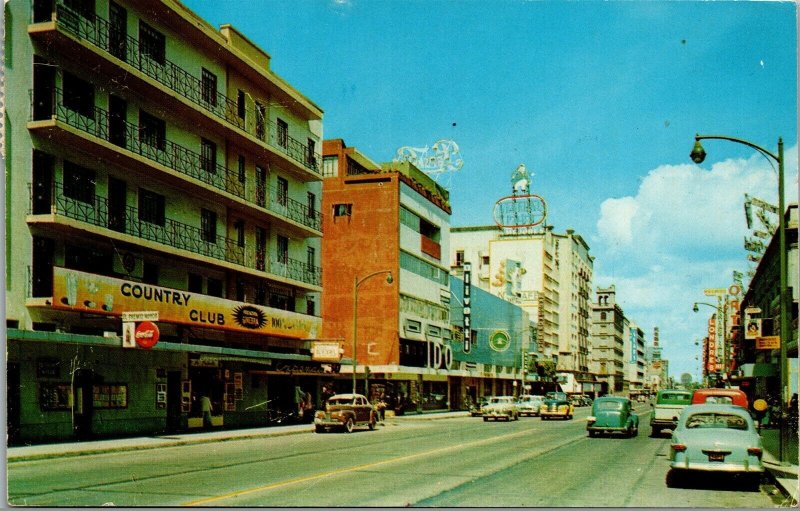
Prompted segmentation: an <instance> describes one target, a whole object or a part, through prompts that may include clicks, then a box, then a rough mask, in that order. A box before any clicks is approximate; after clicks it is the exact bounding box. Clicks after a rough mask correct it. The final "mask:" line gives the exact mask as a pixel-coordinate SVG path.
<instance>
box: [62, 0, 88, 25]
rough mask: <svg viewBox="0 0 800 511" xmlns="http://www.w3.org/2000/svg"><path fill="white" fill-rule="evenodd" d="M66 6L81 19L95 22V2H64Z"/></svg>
mask: <svg viewBox="0 0 800 511" xmlns="http://www.w3.org/2000/svg"><path fill="white" fill-rule="evenodd" d="M64 5H65V6H66V7H68V8H70V9H71V10H73V11H75V12H76V13H78V14H80V15H81V17H83V18H86V19H87V20H89V21H94V0H64Z"/></svg>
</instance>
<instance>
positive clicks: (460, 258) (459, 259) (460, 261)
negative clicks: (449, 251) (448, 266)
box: [456, 250, 464, 266]
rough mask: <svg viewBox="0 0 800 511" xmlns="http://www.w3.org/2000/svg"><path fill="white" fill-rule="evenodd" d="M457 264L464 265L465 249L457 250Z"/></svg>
mask: <svg viewBox="0 0 800 511" xmlns="http://www.w3.org/2000/svg"><path fill="white" fill-rule="evenodd" d="M456 266H464V251H463V250H456Z"/></svg>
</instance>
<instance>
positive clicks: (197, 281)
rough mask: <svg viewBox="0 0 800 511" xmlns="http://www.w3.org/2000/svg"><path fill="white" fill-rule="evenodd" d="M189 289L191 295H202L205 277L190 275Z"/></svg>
mask: <svg viewBox="0 0 800 511" xmlns="http://www.w3.org/2000/svg"><path fill="white" fill-rule="evenodd" d="M188 284H189V285H188V288H189V292H190V293H202V292H203V277H202V276H201V275H198V274H196V273H190V274H189V282H188Z"/></svg>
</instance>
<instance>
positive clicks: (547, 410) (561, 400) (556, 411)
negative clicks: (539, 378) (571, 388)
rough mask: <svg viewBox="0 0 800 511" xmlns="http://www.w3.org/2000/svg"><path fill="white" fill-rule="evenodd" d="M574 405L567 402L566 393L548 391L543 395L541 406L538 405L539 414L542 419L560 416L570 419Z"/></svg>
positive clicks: (573, 411)
mask: <svg viewBox="0 0 800 511" xmlns="http://www.w3.org/2000/svg"><path fill="white" fill-rule="evenodd" d="M574 413H575V407H574V406H573V405H572V403H570V402H569V399H568V398H567V394H566V393H564V392H548V393H547V394H545V396H544V401H542V406H540V407H539V416H540V417H541V418H542V420H546V419H550V418H551V417H561V418H562V419H572V415H573V414H574Z"/></svg>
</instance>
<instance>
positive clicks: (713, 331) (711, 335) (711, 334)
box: [708, 315, 717, 373]
mask: <svg viewBox="0 0 800 511" xmlns="http://www.w3.org/2000/svg"><path fill="white" fill-rule="evenodd" d="M716 353H717V318H716V315H714V316H711V318H709V320H708V372H709V373H715V372H717V357H716Z"/></svg>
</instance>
